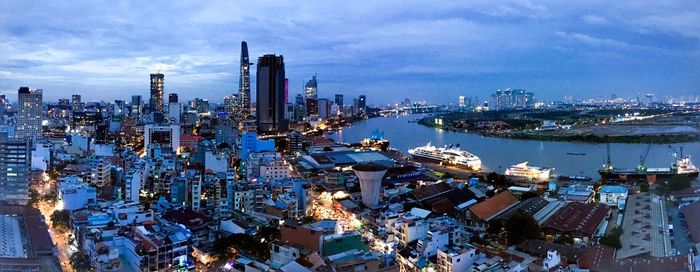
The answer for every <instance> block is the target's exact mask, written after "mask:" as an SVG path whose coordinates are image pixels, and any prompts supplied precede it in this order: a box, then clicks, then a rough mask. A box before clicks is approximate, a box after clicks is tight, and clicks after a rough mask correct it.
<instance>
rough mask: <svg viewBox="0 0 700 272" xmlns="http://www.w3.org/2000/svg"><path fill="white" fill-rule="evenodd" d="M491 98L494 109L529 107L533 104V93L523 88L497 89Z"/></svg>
mask: <svg viewBox="0 0 700 272" xmlns="http://www.w3.org/2000/svg"><path fill="white" fill-rule="evenodd" d="M491 99H492V100H493V107H495V108H496V109H514V108H530V107H532V106H534V104H535V94H534V93H533V92H528V91H525V90H511V89H505V90H498V91H496V93H495V94H493V95H491Z"/></svg>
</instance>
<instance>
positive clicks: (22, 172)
mask: <svg viewBox="0 0 700 272" xmlns="http://www.w3.org/2000/svg"><path fill="white" fill-rule="evenodd" d="M0 150H2V152H0V203H3V204H13V205H27V202H28V201H29V167H30V161H31V160H30V158H31V144H30V143H29V139H28V138H25V139H22V140H13V139H10V138H9V137H8V135H7V133H4V132H0Z"/></svg>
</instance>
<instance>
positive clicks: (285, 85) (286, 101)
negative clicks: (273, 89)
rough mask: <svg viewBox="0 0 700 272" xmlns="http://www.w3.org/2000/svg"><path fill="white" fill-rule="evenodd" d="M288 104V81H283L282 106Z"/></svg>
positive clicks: (286, 79)
mask: <svg viewBox="0 0 700 272" xmlns="http://www.w3.org/2000/svg"><path fill="white" fill-rule="evenodd" d="M287 103H289V79H288V78H285V79H284V104H287Z"/></svg>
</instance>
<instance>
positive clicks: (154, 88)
mask: <svg viewBox="0 0 700 272" xmlns="http://www.w3.org/2000/svg"><path fill="white" fill-rule="evenodd" d="M164 79H165V75H163V74H161V73H157V74H151V100H150V101H149V102H148V103H149V107H150V108H151V112H156V113H160V114H163V113H164V110H163V107H164V106H165V105H164V103H163V95H164V90H163V87H164V86H163V81H164Z"/></svg>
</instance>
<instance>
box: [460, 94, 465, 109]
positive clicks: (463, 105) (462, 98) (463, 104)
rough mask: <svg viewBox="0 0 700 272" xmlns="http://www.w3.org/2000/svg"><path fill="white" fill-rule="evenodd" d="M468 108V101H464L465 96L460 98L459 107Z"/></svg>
mask: <svg viewBox="0 0 700 272" xmlns="http://www.w3.org/2000/svg"><path fill="white" fill-rule="evenodd" d="M465 106H466V100H465V99H464V96H463V95H460V96H459V107H460V108H464V107H465Z"/></svg>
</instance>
